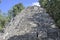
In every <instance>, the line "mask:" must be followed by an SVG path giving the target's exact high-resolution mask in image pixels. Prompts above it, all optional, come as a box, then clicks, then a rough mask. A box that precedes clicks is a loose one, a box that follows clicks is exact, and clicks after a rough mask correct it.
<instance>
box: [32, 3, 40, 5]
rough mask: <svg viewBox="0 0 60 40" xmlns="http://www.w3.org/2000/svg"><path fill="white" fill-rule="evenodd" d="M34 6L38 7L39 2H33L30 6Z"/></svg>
mask: <svg viewBox="0 0 60 40" xmlns="http://www.w3.org/2000/svg"><path fill="white" fill-rule="evenodd" d="M34 5H37V6H40V5H39V2H34V3H32V6H34Z"/></svg>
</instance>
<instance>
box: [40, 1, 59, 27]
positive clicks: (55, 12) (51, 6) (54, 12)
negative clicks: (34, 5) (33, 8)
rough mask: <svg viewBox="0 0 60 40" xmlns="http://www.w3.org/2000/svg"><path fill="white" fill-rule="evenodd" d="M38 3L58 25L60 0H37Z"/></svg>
mask: <svg viewBox="0 0 60 40" xmlns="http://www.w3.org/2000/svg"><path fill="white" fill-rule="evenodd" d="M39 3H40V4H41V6H42V7H43V8H45V9H46V11H47V12H48V13H49V14H50V16H51V17H52V18H53V19H54V21H55V23H56V25H57V26H58V27H60V0H39Z"/></svg>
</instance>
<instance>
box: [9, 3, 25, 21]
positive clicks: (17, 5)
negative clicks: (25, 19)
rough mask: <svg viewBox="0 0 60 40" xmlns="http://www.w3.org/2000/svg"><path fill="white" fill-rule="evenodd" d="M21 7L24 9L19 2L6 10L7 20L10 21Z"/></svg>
mask: <svg viewBox="0 0 60 40" xmlns="http://www.w3.org/2000/svg"><path fill="white" fill-rule="evenodd" d="M23 9H24V6H23V4H21V3H19V4H16V5H14V6H13V8H12V9H11V10H9V11H8V20H9V21H10V19H11V18H13V17H15V16H16V15H17V14H19V13H20V12H21V11H22V10H23Z"/></svg>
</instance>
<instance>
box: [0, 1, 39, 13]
mask: <svg viewBox="0 0 60 40" xmlns="http://www.w3.org/2000/svg"><path fill="white" fill-rule="evenodd" d="M18 3H22V4H23V5H24V6H25V7H28V6H31V5H35V4H36V5H38V4H39V3H38V0H2V2H1V4H0V10H1V11H2V12H3V13H6V12H8V10H9V9H11V8H12V7H13V6H14V5H15V4H18Z"/></svg>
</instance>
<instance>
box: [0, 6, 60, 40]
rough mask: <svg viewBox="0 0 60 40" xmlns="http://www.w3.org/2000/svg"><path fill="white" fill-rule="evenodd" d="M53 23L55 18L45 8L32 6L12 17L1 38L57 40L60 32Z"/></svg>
mask: <svg viewBox="0 0 60 40" xmlns="http://www.w3.org/2000/svg"><path fill="white" fill-rule="evenodd" d="M51 23H52V24H54V20H53V19H52V18H51V17H50V16H49V14H48V13H46V10H45V9H43V8H41V7H39V6H30V7H28V8H26V9H24V10H22V12H21V13H19V14H18V15H16V17H14V18H12V19H11V21H10V23H8V25H6V26H5V27H6V28H5V29H4V34H3V35H2V36H1V37H0V38H1V39H0V40H56V39H58V37H59V36H58V35H59V34H60V33H59V31H58V30H57V29H56V28H55V27H54V28H52V27H51ZM59 38H60V37H59ZM58 40H60V39H58Z"/></svg>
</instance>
